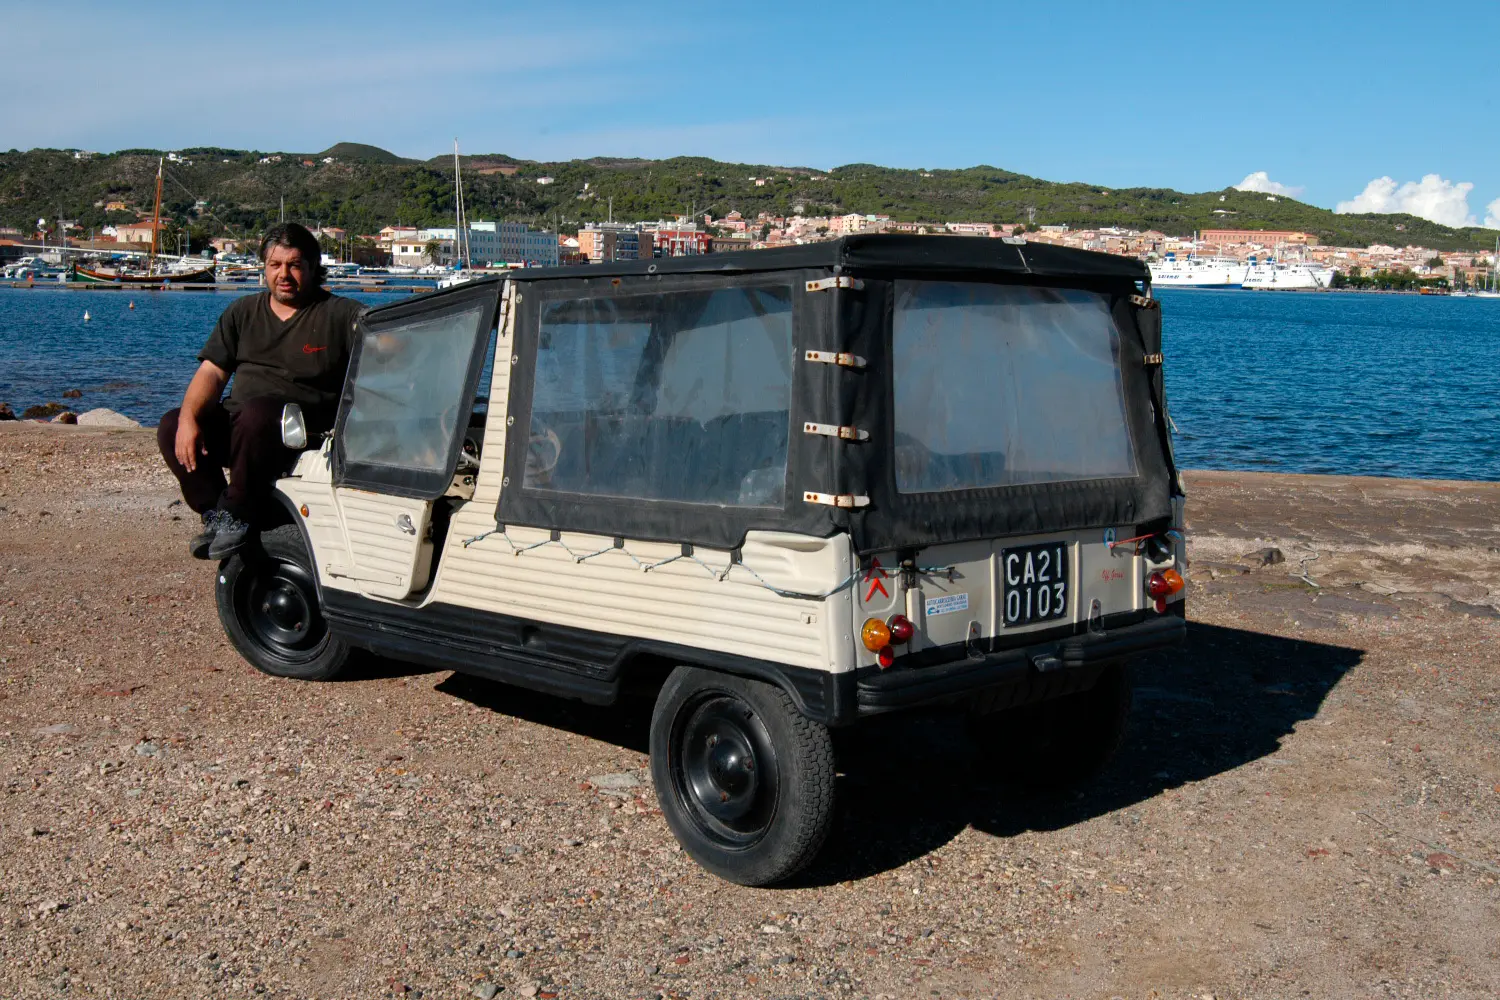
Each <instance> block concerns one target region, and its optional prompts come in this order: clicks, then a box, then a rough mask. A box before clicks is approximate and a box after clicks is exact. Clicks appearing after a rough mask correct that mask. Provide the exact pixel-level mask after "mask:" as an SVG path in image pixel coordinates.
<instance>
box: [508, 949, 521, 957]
mask: <svg viewBox="0 0 1500 1000" xmlns="http://www.w3.org/2000/svg"><path fill="white" fill-rule="evenodd" d="M505 957H506V958H520V957H521V953H520V952H519V951H516V949H514V948H512V949H510V950H509V951H507V952H506V953H505Z"/></svg>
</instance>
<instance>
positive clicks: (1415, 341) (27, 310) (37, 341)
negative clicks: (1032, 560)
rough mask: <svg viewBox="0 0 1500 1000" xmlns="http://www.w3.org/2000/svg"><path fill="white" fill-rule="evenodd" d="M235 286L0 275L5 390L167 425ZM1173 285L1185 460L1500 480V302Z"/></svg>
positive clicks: (1166, 310)
mask: <svg viewBox="0 0 1500 1000" xmlns="http://www.w3.org/2000/svg"><path fill="white" fill-rule="evenodd" d="M237 294H248V292H247V293H237V292H229V291H220V292H148V291H113V290H112V291H108V292H103V291H101V292H72V291H64V290H61V289H42V288H36V289H12V288H0V402H8V403H10V404H11V406H12V407H14V408H15V410H16V411H17V412H18V413H19V412H20V411H21V410H22V409H23V408H24V407H26V406H29V405H31V404H33V403H42V402H46V401H49V400H57V401H63V400H62V393H63V391H64V390H67V389H79V390H81V391H82V393H83V396H82V397H81V398H79V399H73V400H67V401H66V402H68V403H69V405H71V406H72V407H73V408H74V409H75V410H79V411H82V410H87V409H92V408H94V407H100V406H104V407H108V408H110V409H112V410H117V411H119V412H121V413H124V414H125V415H127V416H130V417H133V418H135V419H136V420H139V421H141V422H142V423H144V424H147V425H152V424H155V423H156V421H157V419H158V418H159V417H160V416H161V414H162V413H163V412H165V411H166V410H168V409H170V408H171V407H173V406H176V405H177V404H178V403H179V402H180V400H181V398H182V391H183V389H184V388H185V387H186V385H187V382H188V380H189V379H190V378H191V377H192V374H193V371H194V369H195V368H196V367H197V360H196V356H197V352H198V349H199V348H200V347H201V346H202V344H203V341H204V340H205V339H206V338H207V336H208V334H209V331H210V330H211V329H212V328H213V325H214V321H215V320H216V319H217V318H218V315H219V313H220V312H222V311H223V310H224V308H225V307H227V306H228V305H229V303H230V302H231V301H233V299H234V297H235V296H236V295H237ZM1159 295H1160V298H1161V302H1162V315H1163V324H1164V326H1163V342H1164V349H1165V354H1166V378H1167V394H1168V400H1169V403H1170V408H1171V414H1172V418H1173V421H1174V423H1175V424H1176V427H1177V433H1176V434H1175V436H1174V441H1175V445H1176V449H1177V457H1178V461H1179V464H1181V465H1182V466H1184V467H1186V468H1199V469H1259V470H1266V471H1282V472H1318V473H1345V474H1352V475H1376V476H1411V477H1425V478H1444V479H1500V301H1497V300H1485V299H1464V298H1457V299H1455V298H1444V297H1437V296H1414V295H1371V294H1354V293H1349V294H1345V293H1328V294H1316V293H1294V292H1246V291H1207V290H1204V291H1197V290H1193V291H1189V290H1183V289H1171V290H1167V291H1163V292H1160V293H1159ZM354 297H355V298H358V299H360V300H361V301H363V302H367V303H369V304H371V305H378V304H381V303H386V302H392V301H396V300H397V299H398V298H399V297H400V296H399V295H397V294H392V293H373V294H372V293H356V294H355V295H354ZM132 302H133V303H134V304H135V308H134V309H130V308H129V304H130V303H132ZM85 309H87V310H88V312H89V314H90V320H89V322H84V320H83V313H84V310H85Z"/></svg>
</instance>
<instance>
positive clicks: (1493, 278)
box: [1472, 236, 1500, 299]
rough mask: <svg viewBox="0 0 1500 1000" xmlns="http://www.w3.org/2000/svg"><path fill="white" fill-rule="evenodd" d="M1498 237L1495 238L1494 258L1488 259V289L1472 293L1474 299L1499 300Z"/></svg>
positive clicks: (1499, 262) (1499, 242)
mask: <svg viewBox="0 0 1500 1000" xmlns="http://www.w3.org/2000/svg"><path fill="white" fill-rule="evenodd" d="M1497 272H1500V236H1497V237H1495V256H1494V257H1492V258H1490V287H1489V288H1481V289H1478V290H1477V291H1475V292H1474V295H1473V296H1472V297H1473V298H1476V299H1500V274H1497Z"/></svg>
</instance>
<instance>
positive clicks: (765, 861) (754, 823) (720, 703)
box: [651, 667, 835, 885]
mask: <svg viewBox="0 0 1500 1000" xmlns="http://www.w3.org/2000/svg"><path fill="white" fill-rule="evenodd" d="M834 774H835V771H834V760H833V742H832V740H830V738H829V735H828V729H827V727H825V726H823V725H820V724H819V723H816V722H813V721H812V720H810V719H808V718H806V717H805V716H803V715H802V714H801V713H800V712H798V711H797V708H796V706H795V705H794V704H793V703H792V699H791V698H790V697H788V696H787V694H786V692H785V691H782V690H781V689H780V688H778V687H775V686H773V685H771V684H765V683H762V682H760V681H754V680H750V679H748V678H744V677H735V676H732V675H729V674H723V673H718V672H716V671H712V670H703V669H701V668H698V667H678V668H677V669H676V670H674V671H672V674H671V676H669V677H668V678H667V682H666V684H664V685H663V686H662V689H661V694H660V696H659V697H658V698H657V700H656V710H655V711H654V712H653V713H652V715H651V777H652V779H653V781H654V782H655V783H656V797H657V800H658V801H659V802H660V803H661V810H662V815H663V816H664V817H665V818H666V821H667V825H668V826H669V827H671V829H672V833H673V834H674V835H675V836H676V837H677V842H678V843H680V844H681V845H682V847H683V850H685V851H687V853H688V854H689V855H690V856H691V857H692V859H693V860H694V861H696V862H698V864H700V865H702V866H703V867H704V868H706V869H707V870H708V871H710V872H712V873H713V874H715V875H717V876H719V877H720V878H722V879H725V880H727V881H730V882H736V883H738V884H740V885H771V884H773V883H776V882H782V881H785V880H786V879H788V878H790V877H791V876H793V875H795V874H796V873H797V872H799V871H801V870H802V869H804V868H806V867H807V866H808V865H809V864H811V863H812V860H813V858H815V857H816V856H817V853H818V850H819V849H820V848H821V847H822V846H823V841H824V840H826V839H827V837H828V830H829V827H830V826H831V825H832V822H833V783H834Z"/></svg>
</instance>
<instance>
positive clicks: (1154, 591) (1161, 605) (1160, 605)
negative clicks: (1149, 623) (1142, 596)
mask: <svg viewBox="0 0 1500 1000" xmlns="http://www.w3.org/2000/svg"><path fill="white" fill-rule="evenodd" d="M1186 585H1187V584H1186V583H1185V582H1184V581H1183V579H1182V574H1181V573H1179V572H1177V571H1176V570H1175V569H1167V570H1159V571H1157V572H1155V573H1152V574H1151V575H1150V576H1148V577H1147V578H1146V594H1147V595H1148V596H1149V597H1150V598H1151V599H1152V600H1153V601H1155V602H1156V610H1157V612H1158V613H1160V612H1163V611H1166V610H1167V598H1168V597H1170V596H1171V595H1173V594H1175V593H1177V592H1178V591H1180V590H1182V588H1183V587H1185V586H1186Z"/></svg>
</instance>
